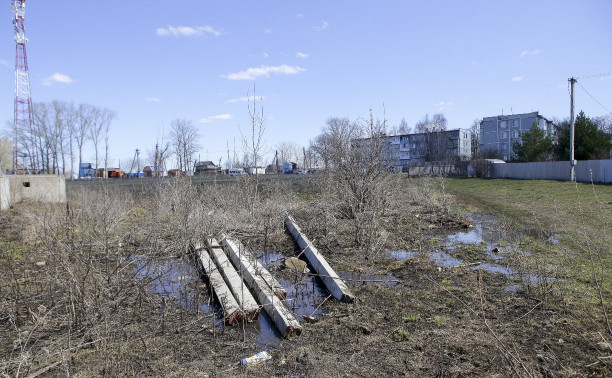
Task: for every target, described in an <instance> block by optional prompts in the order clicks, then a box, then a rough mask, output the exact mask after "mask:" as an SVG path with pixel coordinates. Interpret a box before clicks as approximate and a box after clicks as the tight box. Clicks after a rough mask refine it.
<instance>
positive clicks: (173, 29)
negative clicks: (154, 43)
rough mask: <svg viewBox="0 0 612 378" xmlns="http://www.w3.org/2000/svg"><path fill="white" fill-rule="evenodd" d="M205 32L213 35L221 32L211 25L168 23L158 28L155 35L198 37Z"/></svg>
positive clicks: (218, 34) (216, 35)
mask: <svg viewBox="0 0 612 378" xmlns="http://www.w3.org/2000/svg"><path fill="white" fill-rule="evenodd" d="M205 34H212V35H214V36H215V37H218V36H220V35H221V32H219V31H217V30H215V29H213V28H212V26H208V25H205V26H196V27H191V26H180V25H179V26H171V25H168V26H167V27H165V28H158V29H157V35H159V36H162V37H165V36H174V37H199V36H203V35H205Z"/></svg>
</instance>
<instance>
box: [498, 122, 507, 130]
mask: <svg viewBox="0 0 612 378" xmlns="http://www.w3.org/2000/svg"><path fill="white" fill-rule="evenodd" d="M499 128H500V129H505V128H506V121H499Z"/></svg>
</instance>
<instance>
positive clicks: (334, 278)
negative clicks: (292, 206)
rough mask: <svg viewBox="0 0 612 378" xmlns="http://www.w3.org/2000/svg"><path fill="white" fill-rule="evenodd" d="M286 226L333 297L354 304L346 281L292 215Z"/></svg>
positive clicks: (286, 221) (353, 296) (288, 218)
mask: <svg viewBox="0 0 612 378" xmlns="http://www.w3.org/2000/svg"><path fill="white" fill-rule="evenodd" d="M285 225H286V226H287V229H288V230H289V232H290V233H291V235H292V236H293V238H294V239H295V241H296V242H297V243H298V246H299V247H300V248H302V249H303V250H304V256H306V259H307V260H308V262H309V263H310V265H312V267H313V268H314V270H315V271H316V272H317V274H318V275H319V277H320V278H321V280H322V281H323V284H324V285H325V287H326V288H327V290H328V291H329V292H330V293H331V295H333V296H334V298H336V299H337V300H339V301H340V302H354V301H355V295H353V293H352V292H351V291H350V290H349V288H348V287H347V286H346V284H345V283H344V281H342V279H341V278H340V277H339V276H338V275H337V274H336V272H335V271H334V270H333V269H332V267H331V266H330V265H329V264H328V263H327V261H326V260H325V258H324V257H323V255H322V254H320V253H319V251H318V250H317V248H316V247H315V246H314V245H313V244H312V242H311V241H310V240H309V239H308V237H307V236H306V235H304V234H303V233H302V230H301V229H300V227H299V226H298V225H297V223H295V220H294V219H293V218H292V217H291V216H290V215H287V218H286V219H285Z"/></svg>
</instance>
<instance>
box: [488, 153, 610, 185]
mask: <svg viewBox="0 0 612 378" xmlns="http://www.w3.org/2000/svg"><path fill="white" fill-rule="evenodd" d="M570 169H571V166H570V162H569V161H554V162H539V163H505V164H491V170H490V172H491V173H490V177H491V178H511V179H524V180H560V181H569V180H570ZM575 173H576V181H578V182H591V181H593V182H596V183H612V159H611V160H581V161H578V162H577V163H576V166H575Z"/></svg>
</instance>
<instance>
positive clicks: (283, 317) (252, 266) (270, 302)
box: [222, 236, 302, 337]
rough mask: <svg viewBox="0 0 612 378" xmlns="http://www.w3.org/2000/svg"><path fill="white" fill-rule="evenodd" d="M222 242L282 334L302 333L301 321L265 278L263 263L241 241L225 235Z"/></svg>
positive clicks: (293, 334) (284, 335)
mask: <svg viewBox="0 0 612 378" xmlns="http://www.w3.org/2000/svg"><path fill="white" fill-rule="evenodd" d="M222 243H223V245H224V246H225V247H226V249H227V253H228V255H229V258H230V260H231V261H232V262H233V263H234V265H236V267H238V269H242V274H243V276H244V279H245V281H246V282H247V284H248V285H249V286H250V287H251V289H252V290H253V293H255V295H256V297H257V299H258V300H259V303H260V304H261V305H262V306H263V309H264V311H265V312H266V313H267V314H268V316H270V318H271V319H272V321H273V322H274V324H275V325H276V328H277V329H278V330H279V332H280V333H281V335H283V337H290V336H297V335H300V334H301V333H302V327H301V326H300V323H299V322H298V321H297V319H295V317H294V316H293V314H292V313H291V311H289V309H288V308H287V306H286V305H285V303H283V301H281V300H280V299H279V298H278V297H277V296H276V293H275V292H274V291H273V290H272V289H271V288H270V286H269V285H268V283H267V282H266V281H265V280H264V279H263V277H262V275H261V268H263V267H262V266H261V264H259V263H257V260H255V261H253V259H252V257H253V256H252V255H250V253H245V252H247V251H246V250H241V249H240V247H239V242H236V241H234V240H231V239H228V238H227V237H225V236H223V239H222ZM249 255H250V257H249Z"/></svg>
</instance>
